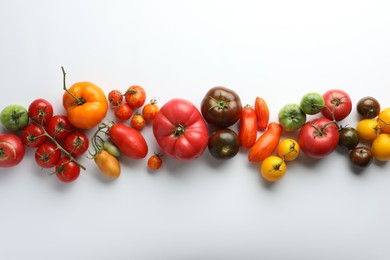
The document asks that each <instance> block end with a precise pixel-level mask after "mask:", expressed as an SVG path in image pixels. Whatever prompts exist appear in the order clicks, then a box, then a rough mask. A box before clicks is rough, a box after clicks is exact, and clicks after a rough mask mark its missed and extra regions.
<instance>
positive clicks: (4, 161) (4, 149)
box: [0, 133, 25, 168]
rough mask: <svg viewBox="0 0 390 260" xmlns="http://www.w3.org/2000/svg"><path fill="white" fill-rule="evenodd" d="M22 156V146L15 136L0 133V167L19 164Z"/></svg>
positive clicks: (23, 152) (23, 150)
mask: <svg viewBox="0 0 390 260" xmlns="http://www.w3.org/2000/svg"><path fill="white" fill-rule="evenodd" d="M24 154H25V149H24V145H23V143H22V141H21V140H20V138H19V137H18V136H17V135H14V134H1V133H0V167H4V168H5V167H12V166H15V165H17V164H19V163H20V162H21V161H22V159H23V157H24Z"/></svg>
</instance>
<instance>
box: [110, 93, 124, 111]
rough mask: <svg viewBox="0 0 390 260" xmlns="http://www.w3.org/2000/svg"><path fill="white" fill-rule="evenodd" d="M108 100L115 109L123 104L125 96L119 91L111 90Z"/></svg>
mask: <svg viewBox="0 0 390 260" xmlns="http://www.w3.org/2000/svg"><path fill="white" fill-rule="evenodd" d="M107 99H108V102H109V103H110V105H111V106H112V107H114V108H115V107H117V106H119V105H120V104H122V101H123V94H122V92H120V91H119V90H111V91H110V92H109V93H108V97H107Z"/></svg>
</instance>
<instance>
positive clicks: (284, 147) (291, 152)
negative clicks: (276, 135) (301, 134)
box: [276, 138, 300, 161]
mask: <svg viewBox="0 0 390 260" xmlns="http://www.w3.org/2000/svg"><path fill="white" fill-rule="evenodd" d="M276 151H277V154H278V156H279V157H280V158H284V160H285V161H292V160H295V159H296V158H297V157H298V155H299V152H300V148H299V144H298V143H297V141H295V140H294V139H291V138H287V139H284V140H283V141H281V142H280V143H279V145H278V148H277V150H276Z"/></svg>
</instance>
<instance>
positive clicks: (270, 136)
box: [248, 122, 283, 162]
mask: <svg viewBox="0 0 390 260" xmlns="http://www.w3.org/2000/svg"><path fill="white" fill-rule="evenodd" d="M282 133H283V127H282V125H280V124H278V123H275V122H271V123H269V125H268V128H267V130H266V131H265V132H264V133H263V134H262V135H261V136H260V137H259V138H258V139H257V140H256V143H255V144H254V145H253V146H252V147H251V149H250V150H249V153H248V160H249V161H250V162H260V161H262V160H264V159H265V158H267V157H268V156H270V155H271V154H272V153H273V151H274V150H275V149H276V147H277V146H278V143H279V140H280V137H281V136H282Z"/></svg>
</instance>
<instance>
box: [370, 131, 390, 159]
mask: <svg viewBox="0 0 390 260" xmlns="http://www.w3.org/2000/svg"><path fill="white" fill-rule="evenodd" d="M371 152H372V155H373V156H374V158H375V159H376V160H378V161H388V160H390V134H379V136H378V137H377V138H375V139H374V141H372V143H371Z"/></svg>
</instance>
